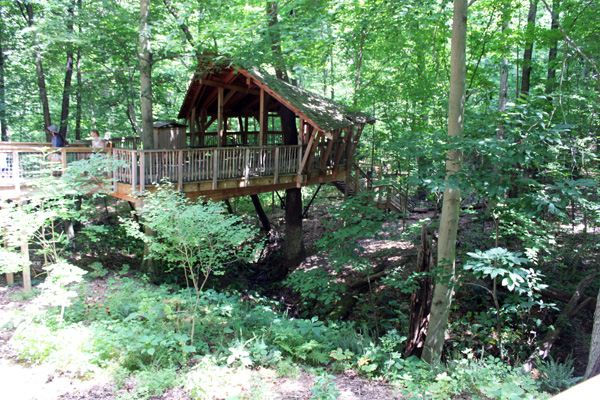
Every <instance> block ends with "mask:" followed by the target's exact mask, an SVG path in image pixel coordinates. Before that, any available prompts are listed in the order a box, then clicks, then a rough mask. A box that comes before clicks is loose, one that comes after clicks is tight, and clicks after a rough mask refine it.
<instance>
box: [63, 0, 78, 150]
mask: <svg viewBox="0 0 600 400" xmlns="http://www.w3.org/2000/svg"><path fill="white" fill-rule="evenodd" d="M68 12H69V17H68V19H67V31H68V32H69V34H71V35H72V34H73V18H74V17H75V16H74V13H73V8H72V7H70V8H69V11H68ZM72 77H73V47H72V46H71V45H67V65H66V67H65V83H64V85H63V98H62V109H61V112H60V135H61V136H62V137H63V138H65V139H66V138H67V134H68V130H67V127H68V123H69V103H70V99H71V78H72Z"/></svg>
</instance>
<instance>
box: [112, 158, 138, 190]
mask: <svg viewBox="0 0 600 400" xmlns="http://www.w3.org/2000/svg"><path fill="white" fill-rule="evenodd" d="M137 168H138V166H137V157H136V153H135V152H132V153H131V195H132V196H135V188H136V184H137V177H138V169H137ZM115 192H116V189H115Z"/></svg>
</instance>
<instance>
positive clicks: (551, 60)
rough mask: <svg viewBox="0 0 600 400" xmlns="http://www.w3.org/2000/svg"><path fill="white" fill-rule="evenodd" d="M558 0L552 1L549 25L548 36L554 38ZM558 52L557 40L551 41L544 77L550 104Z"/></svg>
mask: <svg viewBox="0 0 600 400" xmlns="http://www.w3.org/2000/svg"><path fill="white" fill-rule="evenodd" d="M559 5H560V0H553V1H552V12H551V14H552V23H551V25H550V35H551V36H552V38H554V37H555V32H558V7H559ZM557 52H558V39H553V42H552V47H550V50H549V51H548V75H547V76H546V95H547V99H548V101H549V102H552V97H551V96H550V95H551V94H552V92H553V91H554V79H555V78H556V54H557Z"/></svg>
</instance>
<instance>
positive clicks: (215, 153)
mask: <svg viewBox="0 0 600 400" xmlns="http://www.w3.org/2000/svg"><path fill="white" fill-rule="evenodd" d="M218 157H219V151H218V150H217V149H215V150H213V182H212V189H213V190H217V182H218V177H219V159H218Z"/></svg>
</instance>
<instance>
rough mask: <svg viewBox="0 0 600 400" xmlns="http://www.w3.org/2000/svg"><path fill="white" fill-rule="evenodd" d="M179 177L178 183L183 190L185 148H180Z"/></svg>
mask: <svg viewBox="0 0 600 400" xmlns="http://www.w3.org/2000/svg"><path fill="white" fill-rule="evenodd" d="M178 163H179V171H178V173H179V177H178V182H177V183H178V185H179V191H180V192H183V150H179V162H178Z"/></svg>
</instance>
